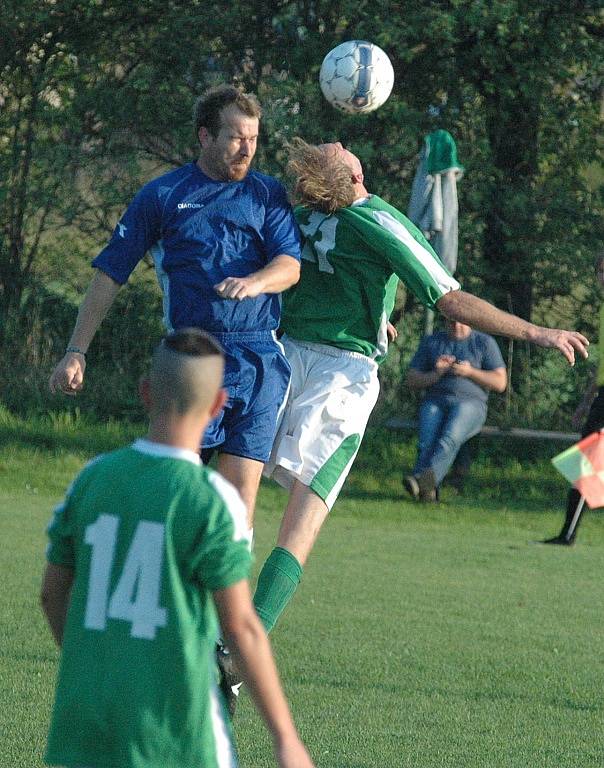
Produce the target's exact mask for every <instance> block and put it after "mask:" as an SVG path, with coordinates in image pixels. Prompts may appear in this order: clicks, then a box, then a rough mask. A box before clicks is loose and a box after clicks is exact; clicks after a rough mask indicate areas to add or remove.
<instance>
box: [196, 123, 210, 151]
mask: <svg viewBox="0 0 604 768" xmlns="http://www.w3.org/2000/svg"><path fill="white" fill-rule="evenodd" d="M197 138H198V139H199V144H200V145H201V148H202V149H205V148H206V147H207V146H208V141H209V139H210V138H211V136H210V132H209V131H208V129H207V128H206V127H205V126H204V125H202V126H201V128H200V129H199V130H198V131H197Z"/></svg>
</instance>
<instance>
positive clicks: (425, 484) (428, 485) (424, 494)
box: [415, 469, 438, 501]
mask: <svg viewBox="0 0 604 768" xmlns="http://www.w3.org/2000/svg"><path fill="white" fill-rule="evenodd" d="M415 479H416V481H417V486H418V489H419V500H420V501H438V491H437V488H436V478H435V477H434V472H433V471H432V470H431V469H425V470H424V471H423V472H422V473H421V475H418V476H417V477H416V478H415Z"/></svg>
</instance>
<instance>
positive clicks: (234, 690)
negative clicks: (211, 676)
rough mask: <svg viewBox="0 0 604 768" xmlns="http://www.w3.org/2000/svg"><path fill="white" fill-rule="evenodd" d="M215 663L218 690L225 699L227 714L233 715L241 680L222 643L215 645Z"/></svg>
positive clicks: (227, 650)
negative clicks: (218, 680)
mask: <svg viewBox="0 0 604 768" xmlns="http://www.w3.org/2000/svg"><path fill="white" fill-rule="evenodd" d="M216 663H217V664H218V671H219V673H220V683H219V684H220V690H221V691H222V695H223V696H224V700H225V701H226V705H227V710H228V712H229V715H230V716H231V717H233V715H234V714H235V708H236V706H237V699H238V697H239V691H240V690H241V686H242V685H243V682H242V680H241V677H240V675H239V674H238V672H237V670H236V668H235V663H234V661H233V657H232V656H231V654H230V652H229V649H228V648H227V647H226V645H222V643H217V645H216Z"/></svg>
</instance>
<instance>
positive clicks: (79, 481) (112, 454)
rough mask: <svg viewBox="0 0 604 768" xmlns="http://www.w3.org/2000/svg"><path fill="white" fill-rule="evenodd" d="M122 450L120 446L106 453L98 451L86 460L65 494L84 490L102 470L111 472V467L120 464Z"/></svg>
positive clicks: (69, 494)
mask: <svg viewBox="0 0 604 768" xmlns="http://www.w3.org/2000/svg"><path fill="white" fill-rule="evenodd" d="M123 450H124V449H122V448H118V449H116V450H114V451H109V452H107V453H99V454H98V455H97V456H95V457H94V458H92V459H90V460H89V461H87V462H86V464H84V466H83V467H82V469H81V470H80V471H79V472H78V474H77V475H76V476H75V478H74V479H73V481H72V483H71V485H70V486H69V488H68V489H67V493H66V496H68V497H69V496H73V495H74V494H76V493H77V492H79V491H82V490H84V489H85V488H86V487H88V486H89V484H90V483H91V482H92V481H93V480H94V479H95V478H96V477H97V476H98V475H99V474H101V473H103V472H108V473H109V474H111V472H112V471H113V470H112V467H114V466H120V465H121V464H122V452H123ZM114 462H115V464H114Z"/></svg>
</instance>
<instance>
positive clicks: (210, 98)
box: [193, 84, 262, 136]
mask: <svg viewBox="0 0 604 768" xmlns="http://www.w3.org/2000/svg"><path fill="white" fill-rule="evenodd" d="M231 104H235V105H236V107H237V109H239V110H240V111H241V112H243V114H244V115H247V116H248V117H255V118H257V119H258V120H259V119H260V117H261V115H262V107H261V106H260V102H259V101H258V99H257V98H256V97H255V96H254V94H253V93H244V92H243V91H241V90H239V88H236V87H235V86H234V85H226V84H224V85H217V86H216V87H214V88H210V89H208V90H207V91H206V92H205V93H204V94H202V95H201V96H200V97H199V98H198V99H197V101H196V102H195V108H194V110H193V116H194V120H195V135H197V134H198V133H199V129H200V128H202V127H203V128H206V129H207V130H208V132H209V133H210V134H211V135H212V136H216V135H217V134H218V132H219V131H220V113H221V112H222V110H223V109H224V108H225V107H228V106H230V105H231Z"/></svg>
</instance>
